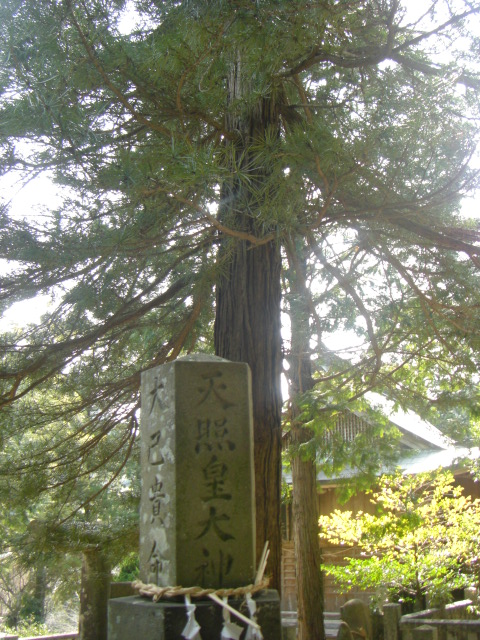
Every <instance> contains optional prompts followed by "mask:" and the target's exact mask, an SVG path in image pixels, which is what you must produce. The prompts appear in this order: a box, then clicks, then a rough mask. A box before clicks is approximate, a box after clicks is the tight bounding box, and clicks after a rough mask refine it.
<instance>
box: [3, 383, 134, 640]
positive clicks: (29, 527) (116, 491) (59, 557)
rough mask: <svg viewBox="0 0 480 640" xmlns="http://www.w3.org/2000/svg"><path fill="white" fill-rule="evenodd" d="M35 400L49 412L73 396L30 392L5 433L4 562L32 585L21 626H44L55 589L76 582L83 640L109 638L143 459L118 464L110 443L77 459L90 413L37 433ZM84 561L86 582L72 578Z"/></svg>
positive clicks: (12, 410)
mask: <svg viewBox="0 0 480 640" xmlns="http://www.w3.org/2000/svg"><path fill="white" fill-rule="evenodd" d="M30 403H33V405H34V406H35V409H36V410H37V411H39V412H42V411H46V410H47V408H48V407H51V406H52V404H53V405H57V406H58V405H59V404H64V405H66V404H68V398H67V397H66V396H62V395H60V394H58V393H56V392H55V391H54V390H51V391H50V392H49V393H48V394H45V395H40V394H39V393H38V392H32V394H31V395H30V396H29V397H28V398H23V399H21V400H19V401H18V403H15V404H14V405H12V406H11V407H9V409H8V410H7V411H5V413H4V416H3V417H4V423H3V425H4V427H5V433H8V431H7V427H10V428H11V432H10V434H9V435H10V437H9V438H6V440H5V444H4V447H3V450H2V453H1V455H0V506H1V511H2V514H3V517H2V520H3V522H2V524H3V525H4V531H3V536H2V540H1V543H0V557H3V558H4V559H5V560H6V561H7V562H8V565H9V567H11V568H12V569H15V570H16V571H17V572H20V571H23V574H24V575H25V576H26V578H28V579H26V580H25V585H24V589H23V590H24V592H25V593H24V594H23V595H22V597H21V598H19V599H18V606H17V610H16V611H15V613H16V619H15V620H13V622H15V623H16V624H18V622H19V621H21V620H22V619H28V618H29V617H32V618H33V619H34V620H36V621H40V622H45V600H46V595H47V589H48V590H49V591H52V590H53V588H56V590H59V587H60V588H61V589H62V591H63V592H65V591H67V589H65V586H66V585H65V583H67V582H69V583H70V590H71V591H72V590H75V589H76V590H77V592H78V593H80V624H79V637H80V638H82V640H87V639H89V640H104V639H106V637H107V628H106V625H107V600H108V594H109V581H110V573H111V569H112V568H113V567H115V566H116V565H118V564H119V563H120V561H121V560H122V558H123V557H124V556H126V555H127V554H128V553H131V551H132V550H133V549H135V550H136V549H137V548H138V509H139V498H140V496H139V485H140V483H139V479H138V477H139V473H138V466H139V461H138V455H137V453H138V452H137V451H136V449H134V450H133V451H132V452H131V455H130V456H129V458H128V460H124V464H123V465H118V460H117V459H115V460H112V459H113V458H114V454H115V452H116V449H117V445H118V443H117V442H116V439H115V438H114V437H113V436H112V437H111V438H106V439H104V441H103V443H102V446H101V447H100V448H99V447H95V451H94V453H92V454H91V455H89V456H88V462H86V460H84V461H79V460H77V458H76V455H80V456H82V455H86V453H85V452H86V451H88V449H89V447H90V446H91V442H90V441H89V435H88V425H89V420H88V412H84V414H78V415H75V416H74V417H73V418H72V419H71V420H70V421H69V422H67V421H66V419H65V418H64V417H63V418H62V419H61V420H59V421H52V420H50V421H48V422H47V423H46V424H42V423H40V422H37V425H36V428H35V429H34V430H33V429H31V428H29V426H28V425H29V422H28V420H26V421H25V420H24V417H25V416H28V415H29V405H30ZM7 418H8V419H7ZM50 418H51V414H50ZM72 441H74V442H75V443H76V455H75V453H74V452H72V451H71V446H72V445H71V443H72ZM82 462H83V465H82ZM82 558H83V567H82V574H81V576H80V571H79V570H78V571H77V574H76V575H72V568H73V569H75V568H77V569H79V561H80V560H81V559H82ZM62 583H63V584H62ZM100 592H101V593H102V594H103V597H102V598H98V597H97V596H98V594H99V593H100Z"/></svg>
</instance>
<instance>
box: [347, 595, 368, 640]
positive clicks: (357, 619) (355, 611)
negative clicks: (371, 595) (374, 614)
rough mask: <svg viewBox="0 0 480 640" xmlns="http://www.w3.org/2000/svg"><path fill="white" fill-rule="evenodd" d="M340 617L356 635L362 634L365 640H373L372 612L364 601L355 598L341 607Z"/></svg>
mask: <svg viewBox="0 0 480 640" xmlns="http://www.w3.org/2000/svg"><path fill="white" fill-rule="evenodd" d="M340 617H341V618H342V620H343V621H344V622H346V623H347V624H348V626H349V627H350V629H351V631H352V632H353V633H354V634H355V633H356V634H361V635H363V637H364V638H365V640H372V621H371V618H370V610H369V608H368V606H367V605H366V604H365V602H363V600H359V599H358V598H353V599H352V600H349V601H348V602H346V603H345V604H344V605H343V606H342V607H340Z"/></svg>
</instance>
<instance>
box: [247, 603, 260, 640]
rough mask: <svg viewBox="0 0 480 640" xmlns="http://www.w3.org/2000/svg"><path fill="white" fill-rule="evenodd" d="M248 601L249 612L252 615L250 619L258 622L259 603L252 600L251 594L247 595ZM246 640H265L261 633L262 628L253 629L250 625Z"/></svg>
mask: <svg viewBox="0 0 480 640" xmlns="http://www.w3.org/2000/svg"><path fill="white" fill-rule="evenodd" d="M246 599H247V607H248V612H249V613H250V618H251V619H252V620H253V621H254V622H257V615H256V614H257V603H256V602H255V600H254V599H253V598H252V595H251V594H250V593H247V595H246ZM245 640H263V636H262V632H261V631H260V627H253V626H251V625H249V627H248V629H247V633H246V635H245Z"/></svg>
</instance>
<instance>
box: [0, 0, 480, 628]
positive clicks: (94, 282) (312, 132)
mask: <svg viewBox="0 0 480 640" xmlns="http://www.w3.org/2000/svg"><path fill="white" fill-rule="evenodd" d="M124 7H125V5H124V4H123V3H122V2H120V1H117V0H115V1H113V0H112V1H110V0H88V1H84V2H77V1H76V0H66V1H65V2H61V3H51V2H46V1H43V0H41V1H39V2H26V3H25V2H21V1H20V0H6V1H5V2H4V3H3V4H2V7H1V16H0V18H1V20H0V24H1V26H0V29H1V35H2V38H1V42H2V45H1V47H2V60H3V65H2V69H1V72H0V73H1V76H0V85H1V87H2V89H1V91H2V93H1V99H0V107H1V117H0V123H1V124H0V126H1V130H0V134H1V144H2V163H3V167H4V171H6V172H8V173H10V174H18V175H19V178H20V179H28V178H31V177H32V176H34V175H35V174H37V173H38V172H42V171H48V172H49V173H50V175H52V177H53V179H54V180H55V182H56V183H57V184H58V185H62V186H63V187H64V188H65V191H64V195H65V199H64V202H63V205H62V206H60V207H52V210H50V211H47V212H45V215H44V216H43V217H42V218H36V219H33V220H32V219H27V218H22V217H20V218H18V217H13V216H11V215H10V216H9V214H8V207H7V206H5V208H4V210H3V212H2V218H1V221H0V247H1V256H2V257H3V259H6V260H8V261H10V264H11V265H12V269H11V271H9V272H8V273H7V274H6V275H5V276H4V277H3V278H2V293H1V296H0V299H1V303H2V305H4V307H5V308H6V307H8V306H9V305H10V304H11V303H12V302H14V301H16V300H19V299H23V298H25V297H32V296H34V295H36V294H38V293H50V294H51V295H54V296H55V299H56V302H55V305H54V307H53V309H52V310H51V312H50V313H49V314H48V315H46V316H45V318H44V320H43V321H42V323H40V324H39V325H38V326H36V327H31V328H29V329H28V330H26V331H24V332H20V333H18V334H15V335H6V336H4V337H3V338H2V346H3V349H4V353H5V360H4V363H3V365H2V371H1V376H0V381H1V383H2V396H1V398H2V403H3V406H5V407H7V408H8V407H10V406H12V405H14V404H15V403H16V402H17V401H18V400H19V399H22V398H28V396H29V395H30V394H31V393H32V392H33V390H37V391H40V392H43V391H44V390H45V389H47V388H51V387H52V386H55V388H56V389H58V390H59V392H60V393H63V394H64V395H65V397H68V398H69V400H68V402H67V403H66V404H65V405H63V404H62V405H61V406H59V405H57V406H56V407H54V406H53V405H51V406H50V407H49V410H48V412H41V411H40V410H39V409H37V408H36V407H35V406H33V404H32V406H31V409H30V412H29V414H28V415H27V417H26V419H27V420H28V424H29V425H30V427H33V426H34V425H36V424H37V423H40V424H48V422H49V421H50V420H51V421H53V422H55V421H56V420H58V421H60V420H61V419H62V416H64V417H65V418H71V417H72V416H74V415H76V414H79V413H81V412H85V411H87V410H88V408H91V411H90V414H89V417H88V419H87V421H86V422H85V424H86V425H87V426H86V427H85V431H84V432H82V431H81V429H80V428H79V429H78V431H77V435H76V436H75V437H74V438H72V440H71V442H72V444H73V442H75V443H76V446H77V447H80V450H81V451H82V455H81V456H80V457H79V458H78V464H76V463H73V467H72V468H74V469H76V470H77V472H79V473H82V471H80V469H79V466H78V465H80V467H82V469H86V468H88V465H89V464H90V463H91V461H92V460H93V459H94V458H95V459H96V460H97V461H99V460H100V459H101V457H102V452H104V453H105V459H106V460H107V461H111V462H112V463H113V462H114V461H116V462H117V463H118V465H119V466H120V467H122V465H123V464H124V461H125V459H126V457H127V456H128V455H129V451H130V450H131V447H132V442H133V440H134V438H135V436H136V433H137V431H136V420H135V419H136V411H137V408H138V388H139V376H140V372H141V371H142V370H143V369H146V368H148V367H151V366H154V365H156V364H160V363H162V362H165V361H167V360H171V359H173V358H175V357H176V356H177V355H178V354H179V353H180V351H181V350H182V349H184V350H191V349H193V348H201V347H205V348H207V349H213V347H214V348H215V351H216V352H217V353H218V354H219V355H223V356H226V357H229V358H233V359H236V358H241V359H243V360H246V361H247V362H248V363H249V364H250V366H251V368H252V373H253V389H254V394H255V395H254V412H255V419H254V420H255V465H256V485H257V532H258V539H257V547H259V548H260V547H261V546H263V541H264V540H265V539H266V538H269V540H270V543H271V546H272V554H271V558H272V561H271V565H270V567H269V571H270V573H271V574H272V576H273V581H272V584H273V586H279V580H280V570H279V560H280V549H281V541H280V527H279V517H278V516H279V496H280V447H279V442H280V401H281V398H280V391H279V373H280V363H281V359H282V352H281V344H280V339H279V328H280V295H281V287H280V285H281V272H280V266H281V261H280V259H281V256H282V253H281V249H282V246H285V244H286V241H287V240H288V241H291V239H296V238H299V239H300V241H301V242H303V243H304V245H305V247H306V248H307V253H306V255H305V260H306V263H307V264H309V265H311V266H309V269H311V281H312V282H313V281H315V286H312V287H311V296H312V301H313V306H312V308H311V310H310V313H311V314H312V318H313V320H314V324H312V325H311V328H312V337H313V339H314V340H315V341H316V343H317V345H320V343H321V341H325V337H326V335H327V334H328V333H330V332H334V333H335V332H336V331H337V330H339V329H342V328H347V329H348V328H350V329H352V330H355V331H356V332H357V333H358V334H359V335H360V336H361V337H362V338H363V339H364V340H365V346H364V348H363V349H361V350H359V352H358V354H357V357H355V358H351V359H350V361H349V362H346V361H342V362H339V361H336V362H335V363H330V365H329V367H330V369H329V371H328V373H325V370H324V369H319V370H318V371H317V373H316V374H315V375H316V380H317V384H316V388H315V390H314V391H312V394H311V395H312V398H314V399H315V402H316V406H317V407H318V409H319V411H321V412H322V414H323V415H326V413H327V412H329V411H331V408H332V407H331V405H332V398H334V397H335V394H341V395H342V398H343V400H342V402H343V401H345V402H346V401H348V400H351V401H354V400H356V399H358V398H359V397H360V396H361V395H362V394H363V393H364V392H365V390H366V389H371V388H379V389H381V390H384V391H385V390H387V389H390V390H392V392H393V391H394V392H395V395H396V397H397V399H398V401H399V402H402V403H405V402H407V401H408V402H415V404H418V405H419V406H420V405H423V406H424V407H425V405H426V404H427V403H428V401H429V400H431V399H432V398H433V397H434V396H435V399H436V398H437V396H438V397H439V398H440V399H441V400H442V401H443V402H452V401H453V400H459V399H461V400H462V402H464V403H465V405H467V406H468V405H471V404H472V403H473V402H475V401H476V391H475V389H474V388H473V387H472V386H467V382H468V381H469V379H470V377H471V372H472V371H473V369H474V368H477V369H478V367H477V365H478V349H477V347H478V345H477V344H476V342H475V340H476V338H475V335H476V331H475V327H476V322H477V317H478V302H479V301H478V291H479V288H478V273H477V268H478V254H479V251H480V249H479V247H478V233H477V229H476V225H475V224H474V223H473V222H466V221H464V220H462V219H460V217H459V215H458V203H459V199H460V197H461V196H462V195H463V194H465V193H467V192H468V191H469V190H471V189H473V188H474V187H475V186H476V180H477V176H476V173H475V171H474V170H473V169H471V168H470V167H469V162H470V159H471V156H472V154H473V153H474V151H475V145H476V139H477V133H478V131H477V120H476V118H477V117H478V104H479V101H478V87H479V76H478V71H477V70H476V68H475V64H474V63H475V51H476V50H477V47H478V41H477V39H476V36H475V35H472V34H475V20H476V19H477V16H478V14H479V12H480V6H479V4H478V2H466V1H464V0H458V1H456V2H455V3H454V4H452V3H451V2H447V1H444V0H432V1H431V2H430V3H428V5H427V6H426V10H425V13H423V14H421V15H418V16H415V17H410V16H409V15H408V14H407V13H406V11H405V8H404V6H403V5H402V3H401V2H399V1H398V0H388V1H386V2H383V1H382V2H380V1H377V0H372V1H369V2H363V1H362V2H360V1H359V0H352V1H349V2H342V3H335V2H330V0H325V1H322V2H317V3H311V2H307V1H306V0H305V1H303V0H300V1H299V2H297V3H295V4H294V5H293V4H292V3H289V2H272V1H267V0H265V1H261V2H257V3H254V4H253V3H251V2H249V1H248V2H247V1H246V0H217V1H212V2H208V3H206V2H197V1H192V0H190V1H188V2H187V1H185V2H162V3H155V2H153V3H145V2H142V1H140V0H138V1H137V2H134V3H129V8H132V7H133V8H135V10H136V13H135V14H134V17H133V18H132V17H130V23H131V22H132V21H134V22H135V23H136V26H135V27H134V28H133V29H127V30H126V29H125V28H124V24H125V22H124V21H123V18H124ZM460 34H461V36H462V40H461V44H462V47H461V48H460V47H459V46H457V44H460V41H459V39H458V36H459V35H460ZM463 45H466V47H464V46H463ZM437 50H442V57H439V56H438V55H437ZM214 289H215V297H216V303H215V304H214V303H213V295H214ZM213 312H215V324H214V328H213V333H214V336H213V338H212V321H213ZM355 316H356V317H357V319H354V317H355ZM322 372H323V373H322ZM417 372H422V376H417ZM423 372H425V375H423ZM429 376H430V377H431V378H433V379H434V380H435V381H436V382H435V385H436V386H435V387H434V388H433V390H432V391H431V392H430V384H429V381H428V377H429ZM314 377H315V376H314ZM452 390H453V391H454V393H452ZM447 391H448V392H447ZM437 392H438V393H437ZM460 397H461V398H460ZM424 410H426V409H424ZM7 415H8V413H7ZM77 436H78V437H77ZM84 436H86V438H85V437H84ZM113 443H116V444H115V445H113ZM110 445H112V448H110ZM70 450H71V451H74V450H75V447H74V446H72V447H70ZM94 450H96V451H97V452H98V454H93V451H94ZM97 455H98V457H97ZM69 481H70V482H74V477H73V473H72V475H71V477H70V479H69ZM96 491H97V490H96V489H93V490H92V491H91V495H94V494H95V492H96ZM320 637H321V636H320Z"/></svg>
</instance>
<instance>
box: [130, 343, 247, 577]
mask: <svg viewBox="0 0 480 640" xmlns="http://www.w3.org/2000/svg"><path fill="white" fill-rule="evenodd" d="M141 393H142V417H141V468H142V498H141V507H140V578H141V580H142V581H143V582H147V583H153V584H157V585H160V586H175V585H182V586H194V585H199V586H201V587H208V588H216V589H218V588H220V587H238V586H245V585H247V584H249V583H251V582H252V580H253V578H254V575H255V513H254V504H255V502H254V479H253V436H252V429H253V427H252V408H251V407H252V402H251V384H250V373H249V368H248V365H246V364H244V363H240V362H229V361H227V360H223V359H221V358H217V357H214V356H196V357H195V356H194V357H187V358H182V359H179V360H176V361H174V362H172V363H169V364H166V365H162V366H160V367H156V368H155V369H151V370H150V371H146V372H144V373H143V374H142V392H141Z"/></svg>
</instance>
